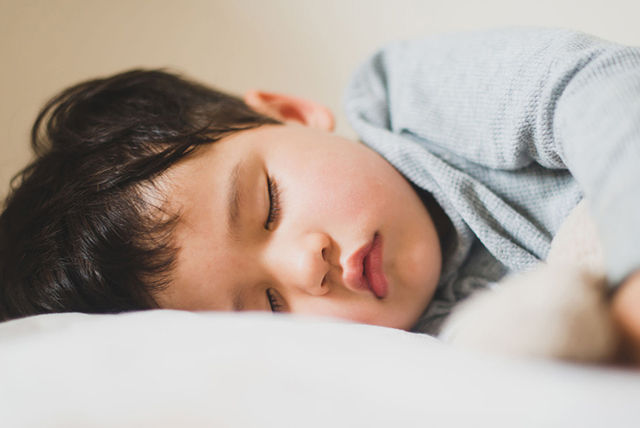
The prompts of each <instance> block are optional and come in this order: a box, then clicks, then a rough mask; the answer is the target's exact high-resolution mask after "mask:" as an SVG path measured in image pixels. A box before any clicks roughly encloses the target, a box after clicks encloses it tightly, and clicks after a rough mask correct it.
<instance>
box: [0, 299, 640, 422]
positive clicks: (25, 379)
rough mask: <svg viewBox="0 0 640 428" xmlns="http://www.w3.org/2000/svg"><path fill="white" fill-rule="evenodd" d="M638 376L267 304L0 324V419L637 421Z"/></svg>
mask: <svg viewBox="0 0 640 428" xmlns="http://www.w3.org/2000/svg"><path fill="white" fill-rule="evenodd" d="M639 421H640V375H639V374H638V373H633V372H629V371H620V370H613V369H604V368H596V367H587V366H573V365H569V364H562V363H553V362H545V361H533V360H515V359H507V358H504V357H493V356H487V355H482V354H472V353H467V352H463V351H459V350H456V349H453V348H450V347H448V346H447V345H444V344H442V343H440V342H438V341H437V340H436V339H433V338H431V337H428V336H424V335H419V334H411V333H407V332H403V331H399V330H393V329H388V328H382V327H375V326H368V325H358V324H353V323H347V322H342V321H335V320H328V319H318V318H307V317H294V316H290V315H278V316H273V315H271V314H267V313H197V314H196V313H188V312H180V311H148V312H137V313H129V314H121V315H84V314H56V315H42V316H37V317H31V318H26V319H22V320H16V321H11V322H7V323H4V324H0V424H1V425H2V426H6V427H15V426H20V427H23V426H25V427H89V426H91V427H115V426H117V427H162V426H167V427H169V426H170V427H200V426H203V427H204V426H207V427H254V426H255V427H271V426H274V427H276V426H277V427H281V426H284V427H334V426H344V427H359V426H363V427H364V426H366V427H390V426H394V427H395V426H397V427H411V426H416V427H418V426H420V427H424V426H438V427H441V426H453V427H469V426H474V427H476V426H489V425H490V426H509V427H515V426H518V427H523V426H531V427H541V426H544V427H549V426H558V427H559V426H563V427H566V426H580V427H591V426H593V427H596V426H603V425H606V426H611V427H623V426H629V427H631V426H634V427H635V426H638V423H639Z"/></svg>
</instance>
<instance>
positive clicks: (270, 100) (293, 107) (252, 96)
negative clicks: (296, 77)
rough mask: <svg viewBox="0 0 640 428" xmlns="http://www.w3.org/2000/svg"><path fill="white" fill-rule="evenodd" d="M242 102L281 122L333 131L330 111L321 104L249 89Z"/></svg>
mask: <svg viewBox="0 0 640 428" xmlns="http://www.w3.org/2000/svg"><path fill="white" fill-rule="evenodd" d="M244 102H245V103H246V104H247V105H248V106H249V107H251V108H252V109H253V110H255V111H257V112H258V113H262V114H264V115H267V116H270V117H272V118H274V119H277V120H280V121H283V122H296V123H299V124H302V125H305V126H310V127H312V128H317V129H322V130H324V131H333V128H334V119H333V114H332V113H331V111H330V110H329V109H328V108H326V107H325V106H323V105H320V104H318V103H315V102H313V101H310V100H305V99H302V98H295V97H292V96H289V95H283V94H274V93H270V92H263V91H257V90H251V91H249V92H247V93H246V94H245V95H244Z"/></svg>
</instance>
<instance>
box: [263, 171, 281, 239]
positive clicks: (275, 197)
mask: <svg viewBox="0 0 640 428" xmlns="http://www.w3.org/2000/svg"><path fill="white" fill-rule="evenodd" d="M267 192H268V194H269V213H268V214H267V220H266V221H265V223H264V228H265V229H266V230H273V227H274V225H275V223H276V222H277V221H278V219H279V218H280V190H279V189H278V183H277V182H276V181H275V180H274V179H273V178H272V177H269V176H268V175H267Z"/></svg>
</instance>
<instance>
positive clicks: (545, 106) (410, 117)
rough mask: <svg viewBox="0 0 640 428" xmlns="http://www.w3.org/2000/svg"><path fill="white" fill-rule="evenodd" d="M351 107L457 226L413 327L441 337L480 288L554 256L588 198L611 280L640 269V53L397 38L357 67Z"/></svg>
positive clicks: (536, 40)
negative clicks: (431, 295) (552, 249)
mask: <svg viewBox="0 0 640 428" xmlns="http://www.w3.org/2000/svg"><path fill="white" fill-rule="evenodd" d="M345 105H346V112H347V116H348V118H349V120H350V122H351V124H352V126H353V128H354V129H355V130H356V132H357V133H358V135H359V136H360V138H361V140H362V141H363V142H364V143H366V144H367V145H369V146H370V147H372V148H373V149H374V150H376V151H378V152H379V153H381V154H382V155H383V156H384V157H385V158H386V159H387V160H389V162H391V163H392V164H393V165H394V166H395V167H396V168H397V169H398V170H399V171H400V172H402V173H403V174H404V175H405V176H406V177H407V178H408V179H409V180H410V181H412V182H413V183H414V184H415V185H417V186H419V187H421V188H423V189H425V190H426V191H428V192H431V193H432V194H433V195H434V197H435V198H436V200H437V201H438V203H439V204H440V205H441V206H442V208H443V209H444V211H445V212H446V214H447V215H448V216H449V218H450V219H451V221H452V223H453V225H454V227H455V235H456V236H455V239H456V240H457V246H455V248H454V249H453V250H452V251H451V252H450V253H448V254H445V255H444V265H443V273H442V277H441V279H440V284H439V286H438V291H437V294H436V298H435V299H434V301H433V302H432V303H431V304H430V305H429V307H428V308H427V309H426V310H425V313H424V314H423V316H422V318H421V319H420V321H419V322H418V324H417V325H416V326H415V330H417V331H423V332H427V333H437V332H438V330H439V328H440V325H441V323H442V321H443V320H444V317H446V315H447V314H448V313H449V311H450V310H451V308H452V306H453V305H454V304H455V303H456V302H457V301H459V300H460V299H462V298H464V297H466V296H467V295H468V294H469V293H470V292H472V291H473V290H474V289H476V288H480V287H486V286H487V285H489V284H491V283H492V282H494V281H497V280H498V279H500V278H501V277H502V276H504V275H505V274H506V273H509V272H513V271H519V270H522V269H526V268H528V267H531V266H532V265H533V264H535V263H537V262H538V261H539V260H541V259H544V258H545V256H546V254H547V252H548V250H549V244H550V242H551V239H552V237H553V236H554V234H555V232H556V231H557V229H558V227H559V226H560V224H561V223H562V221H563V219H564V218H565V217H566V215H567V214H568V213H569V211H570V210H571V209H572V208H573V207H574V206H575V205H576V204H577V203H578V201H579V200H580V199H581V198H582V197H583V196H587V197H588V198H589V199H590V200H591V205H592V209H593V212H592V214H593V215H594V218H595V220H596V223H597V224H598V226H599V231H600V234H601V236H602V240H603V245H604V248H605V253H606V257H607V271H608V278H609V280H610V282H611V284H612V286H615V285H617V284H618V283H619V282H620V281H621V280H622V279H623V278H624V277H625V276H626V275H627V274H629V273H630V272H632V271H634V270H635V269H640V48H632V47H626V46H621V45H619V44H615V43H611V42H608V41H605V40H601V39H598V38H595V37H592V36H589V35H586V34H583V33H578V32H574V31H569V30H561V29H506V30H497V31H496V30H494V31H488V32H472V33H464V34H447V35H441V36H437V37H431V38H428V39H425V40H419V41H410V42H399V43H393V44H391V45H389V46H386V47H384V48H383V49H381V50H380V51H378V52H377V53H375V54H374V55H373V56H372V57H371V58H370V59H369V60H368V61H367V62H365V64H364V65H363V66H361V67H360V68H359V69H358V70H357V72H356V73H355V75H354V76H353V78H352V81H351V83H350V85H349V86H348V88H347V92H346V97H345Z"/></svg>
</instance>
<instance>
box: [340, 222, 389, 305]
mask: <svg viewBox="0 0 640 428" xmlns="http://www.w3.org/2000/svg"><path fill="white" fill-rule="evenodd" d="M382 261H383V259H382V236H380V234H379V233H376V234H375V235H374V237H373V239H372V240H371V241H370V242H368V243H366V244H365V245H363V246H362V247H360V248H359V249H358V250H357V251H356V252H355V253H353V254H352V255H351V256H349V258H348V259H347V260H346V261H345V264H344V269H343V274H342V278H343V280H344V283H345V285H346V286H347V287H349V288H351V289H353V290H369V291H371V292H372V293H373V294H374V295H375V296H376V297H377V298H379V299H382V298H384V297H385V296H386V295H387V291H388V283H387V278H386V277H385V275H384V271H383V269H382Z"/></svg>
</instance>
